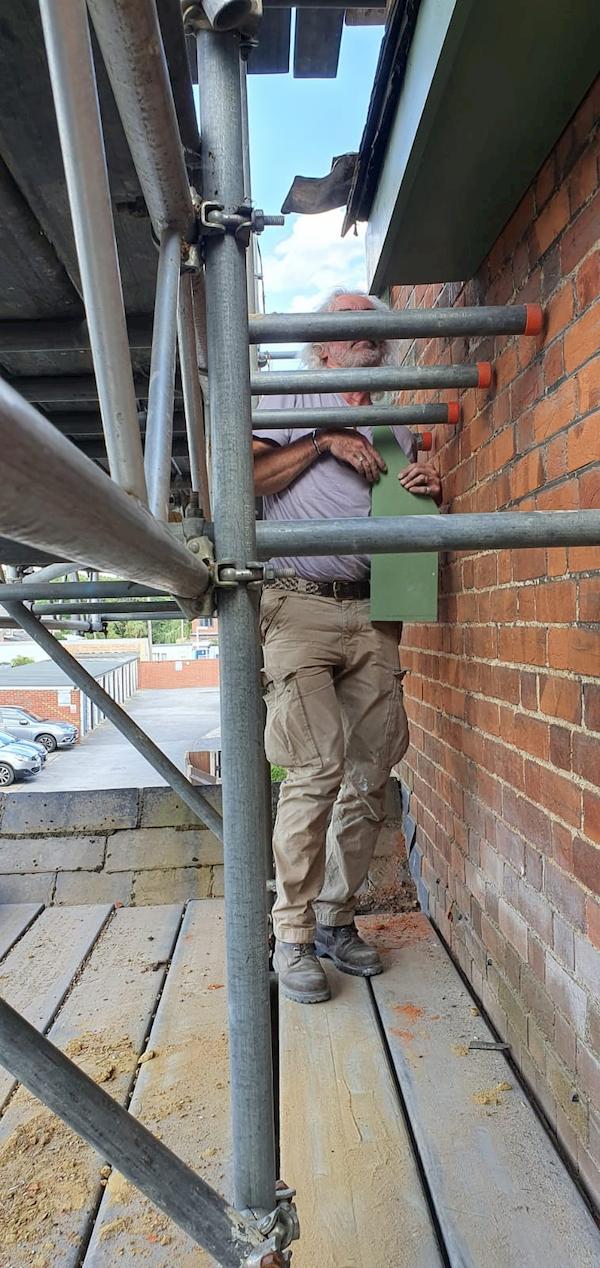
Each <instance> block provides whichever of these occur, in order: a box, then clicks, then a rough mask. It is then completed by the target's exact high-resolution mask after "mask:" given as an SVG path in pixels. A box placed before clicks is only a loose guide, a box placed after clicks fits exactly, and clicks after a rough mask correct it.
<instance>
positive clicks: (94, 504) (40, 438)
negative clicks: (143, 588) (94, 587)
mask: <svg viewBox="0 0 600 1268" xmlns="http://www.w3.org/2000/svg"><path fill="white" fill-rule="evenodd" d="M0 453H2V481H3V486H2V499H1V501H0V533H1V534H3V535H4V536H5V537H9V538H12V539H13V540H15V541H17V542H23V543H25V545H26V546H33V547H37V548H39V549H40V550H42V551H45V552H47V553H48V554H50V555H59V556H62V557H63V558H66V559H74V561H75V562H74V564H73V565H71V567H74V566H76V565H78V566H80V567H82V568H93V569H94V570H95V571H96V572H108V573H116V574H117V575H119V576H121V577H126V578H129V579H131V580H132V581H139V582H143V583H144V584H146V585H148V586H152V587H153V588H155V589H159V590H161V591H162V593H167V594H175V595H176V596H177V598H185V599H192V600H193V599H196V598H197V597H198V595H200V594H202V593H203V592H204V591H205V590H206V588H207V586H208V583H209V572H208V569H207V567H206V565H205V564H204V563H203V562H202V560H201V559H199V558H198V557H197V556H196V555H192V554H191V553H190V552H189V551H188V550H186V548H185V546H183V545H181V543H180V542H178V541H176V540H175V538H174V537H173V536H172V534H171V533H170V532H169V530H168V529H167V527H166V526H165V525H164V524H160V523H159V522H158V521H157V520H155V519H154V516H152V515H151V514H150V512H149V511H147V510H146V509H145V508H144V507H142V506H140V505H139V503H138V502H137V501H136V500H135V499H134V498H131V497H128V496H127V494H126V493H124V492H123V490H122V489H119V488H118V486H117V485H116V484H115V483H114V481H113V480H111V479H110V477H109V476H107V475H106V474H105V472H104V471H101V470H100V468H99V467H97V466H95V464H94V463H93V462H92V461H91V460H90V459H89V458H87V457H85V455H84V454H82V453H80V451H79V450H78V449H77V448H76V446H75V445H73V444H71V442H70V441H68V440H66V439H65V437H64V436H61V434H60V432H59V431H57V429H56V427H53V426H52V424H51V423H49V422H48V420H47V419H46V418H43V416H42V415H41V414H40V413H38V411H37V410H36V409H35V408H34V407H33V405H30V404H29V403H28V402H27V401H24V400H23V398H22V397H21V396H19V395H18V393H17V392H15V391H14V390H13V389H12V388H11V387H9V386H8V384H7V383H4V382H3V381H2V380H1V379H0Z"/></svg>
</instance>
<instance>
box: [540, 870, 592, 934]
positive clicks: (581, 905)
mask: <svg viewBox="0 0 600 1268" xmlns="http://www.w3.org/2000/svg"><path fill="white" fill-rule="evenodd" d="M544 889H545V891H546V894H547V895H548V898H549V899H550V902H551V903H552V904H553V906H555V907H557V908H558V910H559V912H561V913H562V915H563V916H565V918H566V919H567V920H568V921H569V923H570V924H572V925H576V927H577V928H578V929H582V930H583V929H585V919H586V916H585V893H584V891H583V889H582V888H581V886H580V885H578V884H577V883H576V882H574V881H572V880H571V878H570V877H569V876H567V875H566V873H565V872H563V871H560V870H559V868H557V867H555V866H554V864H553V863H551V862H550V861H547V862H546V870H545V874H544Z"/></svg>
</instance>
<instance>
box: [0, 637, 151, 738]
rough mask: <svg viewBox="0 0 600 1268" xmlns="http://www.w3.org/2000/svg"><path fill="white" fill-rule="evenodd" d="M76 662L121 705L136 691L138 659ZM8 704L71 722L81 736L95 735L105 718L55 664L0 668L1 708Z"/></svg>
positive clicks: (104, 658) (45, 662)
mask: <svg viewBox="0 0 600 1268" xmlns="http://www.w3.org/2000/svg"><path fill="white" fill-rule="evenodd" d="M77 659H78V661H79V663H80V664H81V665H83V666H84V668H85V669H87V671H88V673H90V674H91V675H92V677H93V678H95V679H96V681H97V682H99V683H100V684H101V686H102V687H104V689H105V691H107V692H108V694H109V696H111V697H112V699H113V700H117V701H118V702H119V704H122V703H123V702H124V701H125V700H128V699H129V697H130V696H132V695H133V693H134V691H136V690H137V685H138V667H139V661H138V658H137V656H134V655H131V654H129V655H124V656H90V657H87V656H85V657H84V656H78V657H77ZM8 704H13V705H19V706H20V707H21V708H22V709H26V710H28V712H30V713H34V714H35V715H36V717H39V718H56V719H58V720H59V721H61V722H72V723H73V724H74V725H75V726H77V727H79V731H80V734H81V735H86V734H87V733H88V732H89V731H92V730H93V729H94V727H96V726H97V725H98V723H99V722H101V721H102V719H103V717H104V714H103V713H102V712H101V710H100V709H98V708H97V707H96V705H95V704H92V701H91V700H89V699H88V697H87V696H85V695H84V694H83V692H81V691H80V690H79V688H78V687H74V686H73V684H72V682H71V680H70V678H68V677H67V675H66V674H65V673H63V671H62V669H59V667H58V665H55V664H54V661H52V660H43V661H38V662H37V663H36V664H33V665H19V666H16V667H15V668H14V669H13V668H11V667H9V666H6V665H2V666H0V708H2V705H8Z"/></svg>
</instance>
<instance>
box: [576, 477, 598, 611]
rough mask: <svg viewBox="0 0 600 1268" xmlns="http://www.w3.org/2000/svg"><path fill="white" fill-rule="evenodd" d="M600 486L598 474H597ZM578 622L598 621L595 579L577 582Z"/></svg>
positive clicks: (584, 579) (587, 578) (586, 578)
mask: <svg viewBox="0 0 600 1268" xmlns="http://www.w3.org/2000/svg"><path fill="white" fill-rule="evenodd" d="M599 484H600V473H599ZM578 588H579V620H580V621H585V622H586V623H587V622H589V623H590V624H593V623H595V622H598V621H599V620H600V582H599V580H598V578H597V577H585V578H582V580H581V581H580V582H579V587H578Z"/></svg>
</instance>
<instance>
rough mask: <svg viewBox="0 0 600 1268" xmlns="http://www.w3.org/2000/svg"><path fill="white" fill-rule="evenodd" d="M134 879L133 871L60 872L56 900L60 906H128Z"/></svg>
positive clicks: (57, 879)
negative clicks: (113, 904)
mask: <svg viewBox="0 0 600 1268" xmlns="http://www.w3.org/2000/svg"><path fill="white" fill-rule="evenodd" d="M132 881H133V873H132V872H118V873H113V874H110V873H108V872H59V873H58V876H57V878H56V893H55V895H54V902H55V903H56V904H57V905H58V906H69V905H70V904H72V903H90V904H91V903H117V902H118V903H123V904H124V905H125V906H127V905H128V904H129V903H130V902H131V885H132ZM162 901H165V902H166V899H164V900H162Z"/></svg>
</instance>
